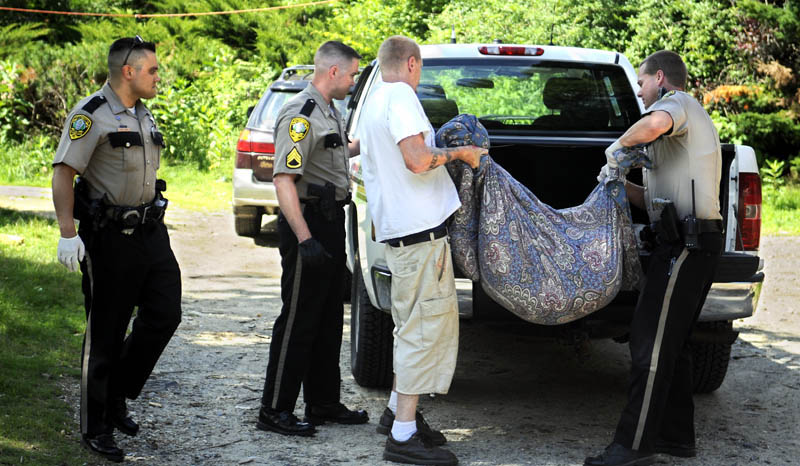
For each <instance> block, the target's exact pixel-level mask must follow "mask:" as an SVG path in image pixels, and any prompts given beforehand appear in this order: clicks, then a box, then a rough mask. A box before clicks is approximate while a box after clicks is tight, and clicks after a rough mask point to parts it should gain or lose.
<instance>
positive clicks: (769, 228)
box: [761, 184, 800, 235]
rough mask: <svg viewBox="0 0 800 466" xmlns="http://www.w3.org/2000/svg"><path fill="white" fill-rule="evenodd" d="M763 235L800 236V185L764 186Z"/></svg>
mask: <svg viewBox="0 0 800 466" xmlns="http://www.w3.org/2000/svg"><path fill="white" fill-rule="evenodd" d="M761 234H762V235H800V184H789V185H785V186H782V187H780V188H777V189H773V188H771V187H769V186H764V189H763V191H762V213H761Z"/></svg>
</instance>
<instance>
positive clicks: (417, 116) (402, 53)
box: [358, 36, 487, 465]
mask: <svg viewBox="0 0 800 466" xmlns="http://www.w3.org/2000/svg"><path fill="white" fill-rule="evenodd" d="M378 64H379V66H380V70H381V77H382V78H383V82H382V83H380V84H379V85H378V87H377V88H376V89H375V90H374V91H373V92H372V94H370V96H369V99H368V100H367V102H366V104H365V105H364V109H363V110H362V117H361V121H362V123H361V127H360V128H359V129H358V136H359V138H360V140H361V153H362V164H363V173H362V174H363V179H364V185H365V188H366V191H367V198H368V199H369V210H370V214H371V215H372V219H373V222H374V224H375V235H376V239H377V240H378V241H381V242H383V243H386V245H387V246H386V261H387V263H388V266H389V270H390V271H391V272H392V319H393V320H394V325H395V329H394V351H393V363H394V373H395V380H394V387H393V390H392V394H391V397H390V400H389V407H388V408H387V409H386V411H385V412H384V414H383V416H382V417H381V420H380V423H379V426H378V431H379V432H382V433H386V434H388V439H387V441H386V447H385V449H384V454H383V457H384V459H386V460H389V461H396V462H400V463H413V464H441V465H449V464H457V463H458V460H457V459H456V457H455V455H454V454H453V453H451V452H450V451H448V450H445V449H443V448H440V447H439V445H442V444H444V443H445V442H446V439H445V438H444V436H443V435H442V434H441V432H438V431H434V430H432V429H431V428H430V427H429V426H428V425H427V423H426V422H425V420H424V419H423V418H422V415H421V414H420V413H418V412H417V402H418V400H419V395H420V394H426V393H442V394H444V393H447V391H448V389H449V388H450V381H451V380H452V377H453V372H454V371H455V365H456V355H457V353H458V300H457V297H456V290H455V279H454V276H453V264H452V259H451V255H450V243H449V238H448V236H447V229H446V228H445V221H446V220H447V218H448V217H449V216H450V215H451V214H452V213H453V212H455V211H456V210H457V209H458V208H459V206H460V205H461V203H460V201H459V199H458V193H457V192H456V188H455V186H454V184H453V182H452V180H451V179H450V176H449V175H448V173H447V170H446V169H445V167H444V166H443V165H444V164H445V163H447V162H449V161H450V160H453V159H460V160H462V161H464V162H466V163H468V164H469V165H470V166H472V167H473V168H477V167H478V164H479V162H480V156H481V155H482V154H485V153H486V152H487V151H486V149H483V148H480V147H475V146H464V147H453V148H447V149H440V148H436V147H435V145H434V132H433V128H432V127H431V125H430V122H428V118H427V117H426V116H425V112H424V111H423V109H422V105H421V104H420V102H419V99H418V98H417V95H416V88H417V85H418V84H419V81H420V76H421V72H422V57H421V56H420V49H419V46H418V45H417V44H416V43H415V42H414V41H413V40H411V39H409V38H407V37H403V36H393V37H390V38H388V39H386V40H385V41H384V42H383V44H381V47H380V49H379V51H378Z"/></svg>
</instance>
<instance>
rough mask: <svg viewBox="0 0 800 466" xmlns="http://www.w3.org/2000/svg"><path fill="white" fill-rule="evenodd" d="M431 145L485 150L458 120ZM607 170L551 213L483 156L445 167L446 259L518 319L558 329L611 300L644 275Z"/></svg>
mask: <svg viewBox="0 0 800 466" xmlns="http://www.w3.org/2000/svg"><path fill="white" fill-rule="evenodd" d="M436 144H437V145H438V146H440V147H445V146H448V147H453V146H459V145H466V144H475V145H480V146H483V147H488V144H489V137H488V133H487V132H486V129H485V128H484V127H483V126H482V125H481V124H480V122H479V121H478V120H477V118H475V117H474V116H472V115H466V114H462V115H458V116H457V117H455V118H454V119H453V120H451V121H450V122H448V123H446V124H445V125H443V126H442V127H441V128H440V129H439V131H438V132H437V133H436ZM621 166H622V167H624V168H623V169H622V170H619V169H614V170H612V171H611V172H612V173H611V174H610V175H611V176H610V177H609V178H608V179H607V180H606V181H605V182H603V183H599V184H598V185H597V186H596V187H595V188H594V190H593V191H592V192H591V193H590V194H589V196H588V197H587V198H586V201H584V203H583V204H581V205H579V206H576V207H571V208H568V209H560V210H558V209H553V208H551V207H550V206H548V205H546V204H544V203H542V202H541V201H539V199H537V198H536V196H535V195H534V194H533V193H531V192H530V190H528V189H527V188H526V187H525V186H523V185H522V184H520V183H519V182H518V181H517V180H515V179H514V178H513V177H511V175H509V174H508V172H506V171H505V170H504V169H503V168H502V167H500V166H499V165H498V164H496V163H495V162H494V161H493V160H492V158H491V157H490V156H484V157H482V159H481V163H480V167H479V168H478V169H477V170H472V169H471V168H470V167H469V166H468V165H467V164H465V163H463V162H461V161H453V162H450V163H449V164H448V170H449V172H450V175H451V177H452V178H453V181H454V182H455V184H456V187H457V189H458V193H459V197H460V198H461V203H462V205H461V208H460V209H459V210H458V211H457V212H456V213H455V214H454V215H453V216H452V217H451V219H450V223H449V225H448V228H449V231H450V237H451V244H452V250H453V258H454V262H455V263H456V264H457V265H458V267H459V268H460V269H461V270H462V272H463V273H464V274H465V275H466V276H467V277H468V278H470V279H472V280H473V281H476V282H477V281H480V283H481V286H482V287H483V289H484V290H485V291H486V293H487V294H488V295H489V296H491V297H492V298H493V299H494V300H495V301H497V302H498V303H500V304H501V305H502V306H503V307H505V308H506V309H508V310H509V311H511V312H513V313H514V314H516V315H517V316H519V317H521V318H523V319H525V320H527V321H529V322H533V323H537V324H546V325H556V324H563V323H566V322H570V321H573V320H576V319H579V318H581V317H584V316H586V315H588V314H590V313H592V312H594V311H596V310H598V309H601V308H603V307H604V306H606V305H607V304H608V303H610V302H611V301H612V300H613V299H614V297H615V296H616V295H617V293H618V292H619V291H620V290H621V289H631V288H633V287H634V286H635V285H636V284H637V283H638V282H639V279H640V277H641V276H642V270H641V265H640V264H639V253H638V249H637V246H636V240H635V238H634V233H633V229H632V226H631V218H630V207H629V205H628V201H627V197H626V196H625V193H624V187H623V183H622V181H624V172H625V171H626V170H625V168H629V167H630V166H631V164H630V163H628V161H625V162H624V163H623V164H621Z"/></svg>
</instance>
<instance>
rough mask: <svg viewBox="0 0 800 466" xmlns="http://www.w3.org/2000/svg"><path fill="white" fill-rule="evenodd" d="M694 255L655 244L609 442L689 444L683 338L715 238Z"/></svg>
mask: <svg viewBox="0 0 800 466" xmlns="http://www.w3.org/2000/svg"><path fill="white" fill-rule="evenodd" d="M699 244H700V246H701V247H702V248H701V249H700V250H699V251H689V250H687V249H686V248H684V247H683V245H682V244H680V245H673V246H670V245H660V246H658V247H656V249H655V250H654V251H653V253H652V254H651V260H650V264H649V266H648V269H647V283H646V284H645V287H644V290H643V291H642V293H641V295H640V296H639V302H638V303H637V305H636V310H635V313H634V316H633V321H632V322H631V340H630V351H631V379H630V384H629V387H628V403H627V405H626V406H625V409H624V410H623V412H622V417H621V419H620V421H619V424H618V426H617V431H616V435H615V437H614V441H615V442H617V443H620V444H622V445H623V446H625V447H627V448H631V449H634V450H640V451H643V452H651V451H653V448H654V444H655V441H656V439H663V440H668V441H671V442H677V443H681V444H694V441H695V436H694V402H693V400H692V359H691V348H690V346H689V342H688V337H689V334H690V333H691V331H692V327H693V326H694V323H695V322H696V321H697V317H698V316H699V315H700V310H701V309H702V307H703V304H704V303H705V300H706V295H707V294H708V290H709V289H710V288H711V283H712V280H713V277H714V273H715V271H716V267H717V263H718V262H719V256H720V253H721V252H722V248H723V238H722V235H721V234H720V233H704V234H702V235H700V238H699Z"/></svg>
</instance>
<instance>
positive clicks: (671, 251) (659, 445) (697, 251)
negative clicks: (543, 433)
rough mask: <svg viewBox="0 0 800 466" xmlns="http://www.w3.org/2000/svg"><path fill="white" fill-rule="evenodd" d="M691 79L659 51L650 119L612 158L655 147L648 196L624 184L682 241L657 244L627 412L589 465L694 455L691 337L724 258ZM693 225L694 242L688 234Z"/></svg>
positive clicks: (704, 132) (647, 81)
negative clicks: (638, 147)
mask: <svg viewBox="0 0 800 466" xmlns="http://www.w3.org/2000/svg"><path fill="white" fill-rule="evenodd" d="M686 79H687V72H686V65H685V64H684V63H683V60H682V59H681V57H680V56H678V54H676V53H674V52H669V51H666V50H662V51H660V52H656V53H654V54H652V55H650V56H649V57H647V58H646V59H645V60H644V62H643V63H642V65H641V66H640V67H639V86H640V87H641V90H640V91H639V94H638V95H639V97H640V98H641V99H642V100H643V102H644V107H645V114H644V116H643V117H642V119H641V120H639V121H638V122H636V123H635V124H634V125H633V126H631V127H630V128H629V129H628V131H626V132H625V134H623V135H622V137H621V138H619V140H618V141H617V142H615V143H614V144H613V145H612V146H611V147H609V149H607V152H606V155H607V157H608V163H609V165H611V164H613V163H614V162H615V160H617V159H618V157H616V156H615V155H614V153H615V152H617V151H622V152H625V151H629V150H631V148H632V147H633V146H636V145H639V144H648V145H649V146H648V154H649V155H650V156H651V157H652V162H653V168H652V169H650V170H647V171H646V172H645V173H644V183H645V186H638V185H635V184H633V183H629V182H626V185H625V188H626V191H627V194H628V199H629V200H630V201H631V204H633V205H634V206H636V207H639V208H641V209H646V210H647V212H648V214H649V216H650V220H651V221H657V222H675V223H674V224H673V225H671V227H673V228H674V229H677V230H678V231H682V232H683V234H681V235H679V236H680V237H679V238H674V237H670V236H668V235H662V236H660V237H659V238H658V241H657V244H656V245H655V246H654V247H653V248H652V250H651V251H650V254H649V264H648V266H647V277H646V283H645V285H644V289H643V290H641V294H640V296H639V301H638V303H637V305H636V309H635V311H634V315H633V320H632V322H631V328H630V351H631V376H630V384H629V389H628V402H627V405H626V406H625V408H624V409H623V411H622V415H621V417H620V421H619V423H618V425H617V430H616V434H615V435H614V440H613V442H612V443H611V444H610V445H609V446H608V447H607V448H606V449H605V451H604V452H603V453H601V454H600V455H598V456H593V457H588V458H586V461H585V462H584V464H585V465H591V466H612V465H623V464H624V465H637V464H642V465H644V464H651V463H652V462H653V461H654V460H655V458H654V455H655V453H663V454H667V455H672V456H679V457H692V456H695V455H696V448H695V434H694V405H693V401H692V392H693V386H692V366H691V350H690V348H689V346H688V337H689V334H690V332H691V330H692V327H693V326H694V324H695V322H696V321H697V317H698V315H699V314H700V310H701V309H702V307H703V304H704V303H705V299H706V295H707V294H708V290H709V288H710V287H711V283H712V281H713V278H714V272H715V270H716V267H717V263H718V262H719V256H720V253H721V252H722V249H723V235H722V221H721V220H720V219H721V218H722V217H721V215H720V211H719V182H720V170H721V166H722V160H721V151H720V143H719V136H718V135H717V131H716V129H715V128H714V124H713V122H712V121H711V118H710V117H709V116H708V114H707V113H706V111H705V110H704V109H703V107H702V106H701V105H700V103H699V102H697V101H696V100H695V99H693V98H692V97H691V96H690V95H688V94H686V93H685V92H684V87H685V85H686ZM692 186H694V196H693V195H692ZM693 197H694V201H693ZM656 199H663V200H669V201H671V202H672V203H673V204H674V205H675V210H676V211H677V217H678V219H679V221H678V222H676V219H675V218H674V217H672V218H668V216H664V215H662V212H665V211H668V209H664V208H663V205H664V204H663V203H656V202H654V201H655V200H656ZM690 224H691V225H693V229H694V233H692V229H690V228H683V226H684V225H690ZM658 230H659V229H658V228H657V231H658Z"/></svg>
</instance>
